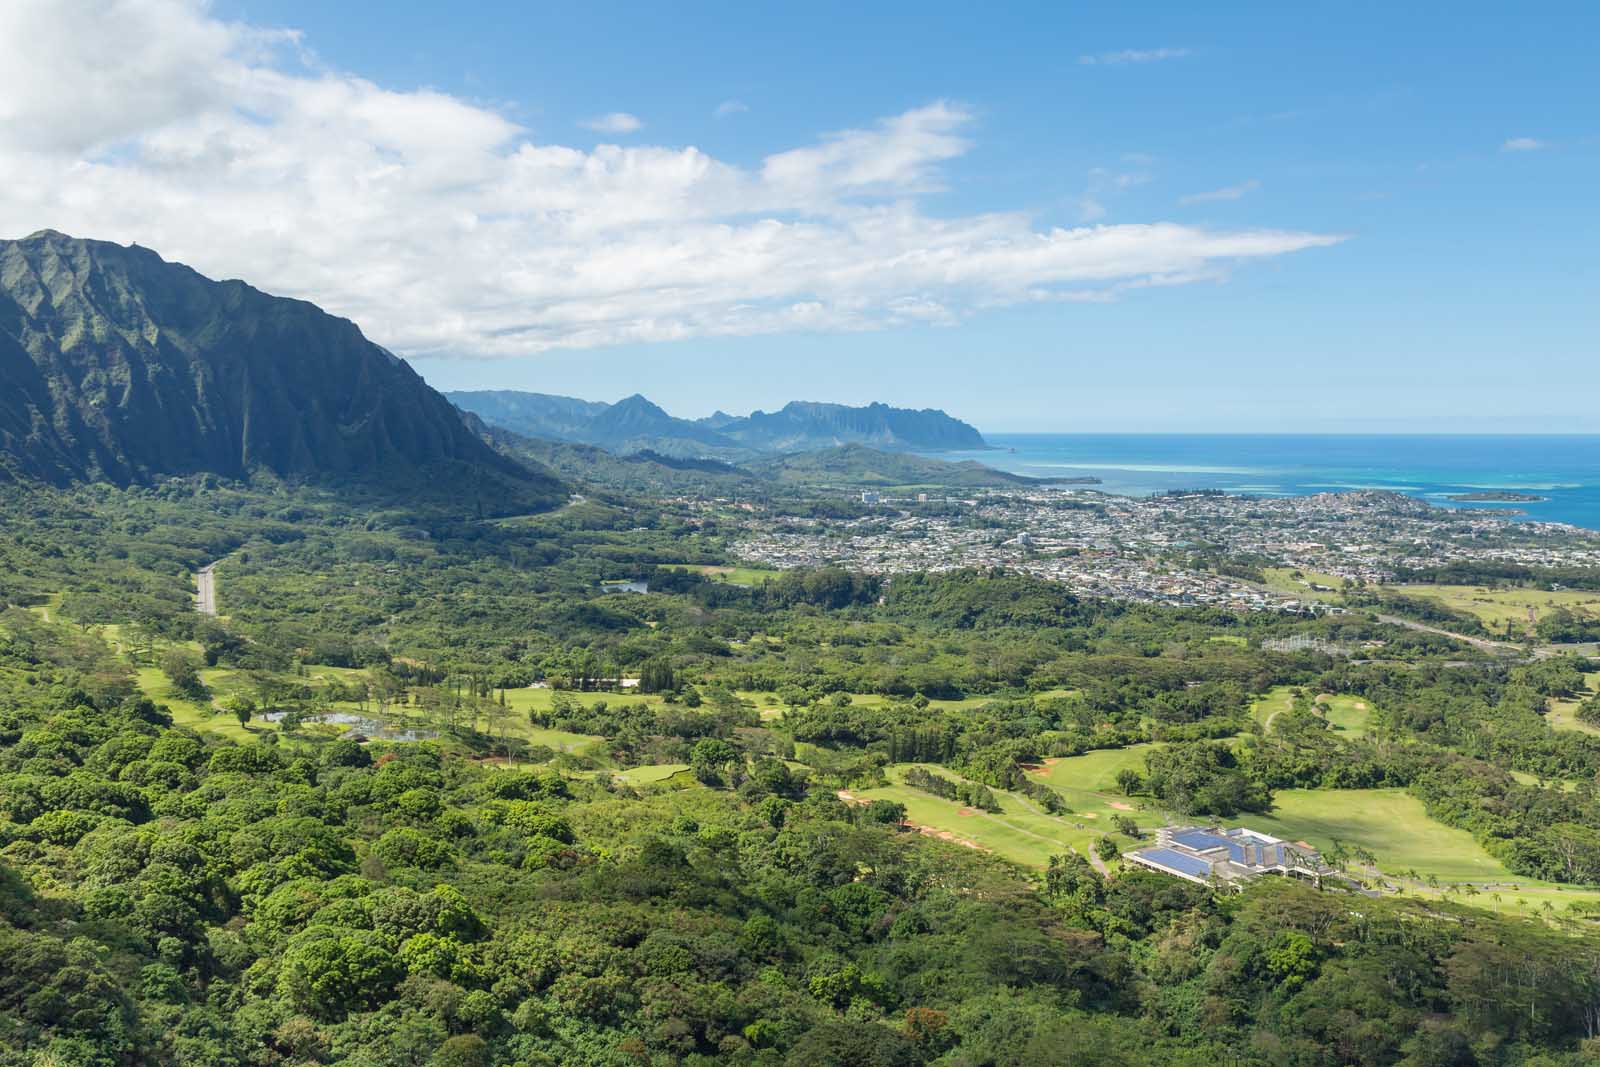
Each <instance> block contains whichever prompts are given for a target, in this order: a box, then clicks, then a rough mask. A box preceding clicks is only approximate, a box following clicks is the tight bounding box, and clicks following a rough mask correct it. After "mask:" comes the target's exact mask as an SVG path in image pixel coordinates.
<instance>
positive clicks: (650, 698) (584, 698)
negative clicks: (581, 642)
mask: <svg viewBox="0 0 1600 1067" xmlns="http://www.w3.org/2000/svg"><path fill="white" fill-rule="evenodd" d="M556 692H557V690H554V689H507V690H506V707H508V708H510V709H511V710H512V711H515V712H520V713H522V717H523V718H524V719H525V718H527V713H528V712H530V711H549V710H550V709H551V708H553V707H555V699H556ZM561 692H563V693H565V695H567V696H569V697H571V698H572V699H573V700H575V701H577V702H579V703H580V704H596V703H599V702H601V701H604V702H605V704H606V706H607V707H612V708H627V707H637V706H638V705H640V704H659V703H661V697H660V696H658V695H656V694H655V693H577V692H572V691H570V690H561Z"/></svg>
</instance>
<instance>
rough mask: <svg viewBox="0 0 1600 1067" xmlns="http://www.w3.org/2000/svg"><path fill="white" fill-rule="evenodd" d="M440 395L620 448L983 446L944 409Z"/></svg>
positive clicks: (560, 437)
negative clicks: (735, 408)
mask: <svg viewBox="0 0 1600 1067" xmlns="http://www.w3.org/2000/svg"><path fill="white" fill-rule="evenodd" d="M445 396H446V397H447V398H448V399H449V400H450V401H451V402H452V403H453V404H455V405H456V406H457V407H459V408H461V409H463V410H465V411H470V412H472V413H473V414H475V415H478V416H479V417H481V418H482V419H483V420H484V421H485V422H487V423H489V424H491V425H494V426H498V427H499V428H501V429H506V430H511V431H513V432H515V433H519V434H522V435H524V436H529V437H542V438H546V439H549V440H556V441H566V442H570V443H577V444H587V445H597V446H599V447H601V448H606V449H609V450H611V451H613V452H619V453H631V452H640V451H653V452H657V453H659V454H662V455H675V456H709V457H713V458H718V459H726V460H744V459H750V458H754V457H757V456H763V455H771V454H774V453H777V454H783V453H795V452H808V451H815V450H817V449H822V448H837V447H842V446H845V445H854V444H859V445H868V446H871V447H873V448H878V449H882V450H884V451H891V452H936V451H955V450H978V449H983V448H987V447H988V444H987V442H985V441H984V439H983V435H982V434H980V433H979V432H978V431H977V429H976V428H974V427H973V426H971V425H969V424H967V423H965V422H962V421H961V420H959V419H956V418H953V417H952V416H950V415H948V414H946V413H945V412H944V411H941V410H939V409H936V408H924V409H921V410H913V409H909V408H896V407H891V406H890V405H888V404H883V403H879V402H874V403H871V404H867V405H864V406H861V407H851V406H849V405H845V404H834V403H827V402H821V401H800V400H796V401H790V402H789V403H788V404H786V405H784V406H783V407H782V408H780V409H779V410H778V411H775V412H764V411H754V412H751V413H750V414H749V415H743V416H736V415H729V414H727V413H726V412H723V411H718V412H716V413H715V414H713V415H709V416H707V417H705V418H702V419H683V418H678V417H676V416H674V415H671V414H669V413H668V412H667V411H665V410H663V409H662V408H661V407H660V406H659V405H657V404H655V403H653V402H652V401H650V400H648V399H647V398H645V397H644V396H642V395H640V394H638V393H635V394H633V395H631V396H628V397H625V398H623V399H622V400H619V401H617V402H616V403H615V404H604V403H602V402H599V401H587V400H578V399H576V398H573V397H561V396H553V395H550V394H544V393H525V392H519V391H516V390H485V391H456V392H447V393H446V394H445ZM597 407H598V408H599V410H596V408H597Z"/></svg>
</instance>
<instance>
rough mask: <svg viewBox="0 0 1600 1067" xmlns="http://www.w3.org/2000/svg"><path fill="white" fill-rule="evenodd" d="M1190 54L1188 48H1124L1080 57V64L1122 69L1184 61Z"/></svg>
mask: <svg viewBox="0 0 1600 1067" xmlns="http://www.w3.org/2000/svg"><path fill="white" fill-rule="evenodd" d="M1190 54H1191V53H1190V50H1189V49H1187V48H1124V49H1122V50H1121V51H1120V52H1100V53H1097V54H1095V55H1088V56H1079V57H1078V62H1079V63H1082V64H1083V65H1084V66H1086V67H1122V66H1127V65H1128V64H1129V63H1159V62H1161V61H1162V60H1164V59H1182V58H1183V57H1184V56H1187V55H1190Z"/></svg>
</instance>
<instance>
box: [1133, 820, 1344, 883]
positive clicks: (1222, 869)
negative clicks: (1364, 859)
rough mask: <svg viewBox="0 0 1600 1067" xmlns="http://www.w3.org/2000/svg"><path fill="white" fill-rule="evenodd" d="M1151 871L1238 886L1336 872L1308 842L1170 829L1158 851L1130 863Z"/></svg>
mask: <svg viewBox="0 0 1600 1067" xmlns="http://www.w3.org/2000/svg"><path fill="white" fill-rule="evenodd" d="M1125 858H1126V859H1127V860H1129V861H1131V862H1133V863H1135V864H1137V865H1139V866H1141V867H1147V868H1149V869H1150V870H1154V871H1160V872H1162V873H1163V874H1170V875H1173V876H1174V877H1177V878H1184V879H1187V880H1188V881H1191V882H1202V883H1208V884H1209V883H1211V882H1214V881H1221V882H1225V883H1238V882H1243V881H1246V880H1248V879H1251V878H1256V877H1258V876H1260V875H1263V874H1279V875H1285V876H1288V877H1292V878H1307V879H1310V880H1312V881H1317V882H1320V881H1321V879H1322V878H1323V876H1325V875H1329V874H1332V873H1333V869H1332V868H1331V867H1329V866H1328V865H1327V864H1326V863H1324V862H1323V859H1322V855H1321V853H1319V852H1318V851H1317V850H1316V849H1314V848H1312V847H1311V846H1310V845H1307V844H1305V843H1304V842H1288V841H1284V840H1282V839H1280V838H1276V837H1271V836H1269V835H1267V834H1263V833H1258V832H1257V831H1255V830H1251V829H1248V828H1246V827H1243V826H1236V827H1232V828H1231V829H1223V828H1221V827H1217V826H1168V827H1166V828H1164V829H1161V830H1158V831H1156V843H1155V845H1154V846H1153V847H1150V848H1142V849H1137V850H1135V851H1133V852H1130V853H1128V854H1127V855H1126V857H1125Z"/></svg>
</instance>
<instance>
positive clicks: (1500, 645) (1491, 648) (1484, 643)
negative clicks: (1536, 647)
mask: <svg viewBox="0 0 1600 1067" xmlns="http://www.w3.org/2000/svg"><path fill="white" fill-rule="evenodd" d="M1378 621H1379V622H1386V623H1388V624H1389V625H1391V626H1404V627H1405V628H1406V629H1408V630H1421V631H1422V632H1423V633H1425V634H1438V635H1439V636H1440V637H1453V638H1455V639H1456V640H1457V641H1465V642H1466V643H1467V644H1469V645H1471V646H1472V647H1473V648H1478V649H1482V650H1483V651H1485V652H1493V653H1494V654H1496V655H1499V656H1522V655H1524V652H1523V650H1522V649H1521V648H1518V647H1517V646H1516V645H1508V644H1506V643H1505V642H1504V641H1491V640H1489V639H1488V638H1487V637H1468V636H1467V635H1466V634H1458V633H1451V632H1450V631H1449V630H1441V629H1440V628H1439V627H1437V626H1427V625H1424V624H1423V623H1420V622H1417V621H1416V620H1414V619H1402V618H1401V617H1400V616H1398V615H1379V616H1378Z"/></svg>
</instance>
